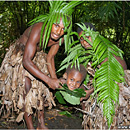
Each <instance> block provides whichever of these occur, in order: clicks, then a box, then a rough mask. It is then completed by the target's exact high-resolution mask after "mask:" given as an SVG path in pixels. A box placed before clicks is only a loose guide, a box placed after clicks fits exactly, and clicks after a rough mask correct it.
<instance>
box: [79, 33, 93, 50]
mask: <svg viewBox="0 0 130 130" xmlns="http://www.w3.org/2000/svg"><path fill="white" fill-rule="evenodd" d="M82 32H83V31H81V32H80V33H79V36H81V34H82ZM86 38H87V39H88V40H89V41H91V42H92V39H91V36H86ZM80 42H81V44H82V46H83V47H84V48H86V49H87V48H88V47H92V46H91V45H90V44H89V43H88V42H87V41H85V40H84V38H83V37H81V38H80Z"/></svg>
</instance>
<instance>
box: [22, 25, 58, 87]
mask: <svg viewBox="0 0 130 130" xmlns="http://www.w3.org/2000/svg"><path fill="white" fill-rule="evenodd" d="M41 27H42V23H39V24H36V25H34V27H33V28H32V31H31V33H30V36H29V38H28V41H27V44H26V46H25V51H24V55H23V66H24V67H25V68H26V70H28V71H29V72H30V73H31V74H32V75H33V76H35V77H37V78H38V79H40V80H42V81H44V82H45V83H47V84H48V85H49V87H51V88H53V89H55V88H56V87H58V86H59V80H56V79H51V78H50V77H48V76H46V75H45V74H44V73H42V72H41V71H40V70H39V69H38V68H37V66H36V65H35V64H34V63H33V62H32V59H33V57H34V55H35V53H36V48H37V43H38V42H39V40H40V32H41Z"/></svg>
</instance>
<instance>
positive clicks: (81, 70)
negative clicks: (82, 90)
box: [66, 64, 87, 81]
mask: <svg viewBox="0 0 130 130" xmlns="http://www.w3.org/2000/svg"><path fill="white" fill-rule="evenodd" d="M79 68H80V69H78V66H77V65H76V67H75V65H73V67H72V68H71V64H70V65H69V66H68V68H67V69H66V73H67V75H68V74H69V73H71V72H72V70H76V71H78V72H80V73H81V74H82V81H83V80H84V79H85V78H86V75H87V70H86V68H85V67H84V65H82V64H80V65H79Z"/></svg>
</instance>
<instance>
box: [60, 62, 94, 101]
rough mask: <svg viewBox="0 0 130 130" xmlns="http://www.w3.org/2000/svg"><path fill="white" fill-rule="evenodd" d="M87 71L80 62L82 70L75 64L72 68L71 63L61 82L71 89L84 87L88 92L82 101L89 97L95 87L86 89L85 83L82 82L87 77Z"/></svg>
mask: <svg viewBox="0 0 130 130" xmlns="http://www.w3.org/2000/svg"><path fill="white" fill-rule="evenodd" d="M86 74H87V71H86V69H85V67H84V66H83V65H81V64H80V70H79V69H78V68H77V67H76V68H75V65H73V67H72V68H71V64H70V65H69V67H68V68H67V69H66V72H65V73H64V74H63V78H60V80H61V82H62V83H63V84H65V83H66V84H67V86H68V88H69V89H70V90H74V89H77V88H83V89H84V90H85V92H86V97H82V98H81V99H80V101H82V100H84V99H87V98H88V97H89V96H90V95H91V94H92V93H93V91H94V88H92V89H90V90H86V89H85V87H84V85H83V84H82V83H83V81H84V79H85V77H86Z"/></svg>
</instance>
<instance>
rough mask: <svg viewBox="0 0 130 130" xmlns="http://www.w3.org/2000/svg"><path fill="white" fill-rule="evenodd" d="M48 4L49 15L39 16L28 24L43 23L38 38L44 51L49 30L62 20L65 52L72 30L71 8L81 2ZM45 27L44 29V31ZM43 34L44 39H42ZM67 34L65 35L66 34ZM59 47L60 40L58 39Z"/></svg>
mask: <svg viewBox="0 0 130 130" xmlns="http://www.w3.org/2000/svg"><path fill="white" fill-rule="evenodd" d="M49 3H50V10H49V13H47V14H43V15H40V16H38V17H36V18H34V19H33V20H31V21H30V22H29V24H31V25H32V24H35V23H38V22H43V26H42V29H41V38H40V45H41V42H42V40H43V48H44V49H45V48H46V46H47V43H48V40H49V37H50V33H51V28H52V24H53V23H60V18H62V21H63V24H64V27H65V30H64V32H65V35H64V42H65V50H66V51H67V49H68V47H67V45H68V43H69V36H70V32H71V30H72V12H73V8H74V7H75V6H76V5H78V4H80V3H81V1H70V2H65V1H49ZM45 27H46V29H45ZM43 32H44V37H43ZM66 32H67V33H66ZM60 45H61V39H60Z"/></svg>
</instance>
